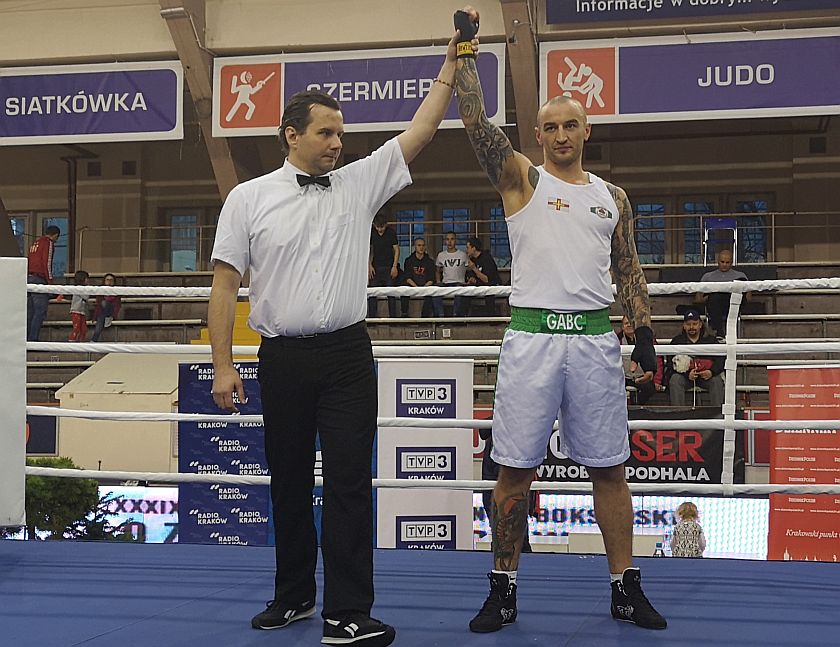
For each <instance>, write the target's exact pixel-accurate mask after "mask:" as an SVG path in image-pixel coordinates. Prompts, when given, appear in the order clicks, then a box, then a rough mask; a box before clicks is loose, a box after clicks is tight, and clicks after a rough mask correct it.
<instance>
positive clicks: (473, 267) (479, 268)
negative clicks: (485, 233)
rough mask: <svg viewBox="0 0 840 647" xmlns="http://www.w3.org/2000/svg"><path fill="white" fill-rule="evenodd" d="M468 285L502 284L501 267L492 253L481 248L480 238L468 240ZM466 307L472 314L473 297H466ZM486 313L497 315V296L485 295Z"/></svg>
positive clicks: (491, 315)
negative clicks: (497, 264)
mask: <svg viewBox="0 0 840 647" xmlns="http://www.w3.org/2000/svg"><path fill="white" fill-rule="evenodd" d="M467 257H468V259H469V260H468V261H467V275H466V276H467V285H477V286H479V287H484V286H489V285H501V283H502V281H501V278H500V277H499V268H498V267H497V266H496V261H494V260H493V257H492V256H491V255H490V252H486V251H484V250H482V249H481V241H480V240H479V239H478V238H470V239H469V240H468V241H467ZM464 301H465V308H464V310H465V311H466V313H467V315H469V314H470V306H471V305H472V297H465V298H464ZM484 310H485V313H484V315H485V316H486V317H495V316H496V297H494V296H486V297H484Z"/></svg>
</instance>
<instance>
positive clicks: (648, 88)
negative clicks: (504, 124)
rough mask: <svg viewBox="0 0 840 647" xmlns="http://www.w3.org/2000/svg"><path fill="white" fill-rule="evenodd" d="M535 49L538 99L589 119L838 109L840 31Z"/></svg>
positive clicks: (753, 114) (737, 115) (554, 45)
mask: <svg viewBox="0 0 840 647" xmlns="http://www.w3.org/2000/svg"><path fill="white" fill-rule="evenodd" d="M690 40H691V42H686V39H685V37H682V36H679V37H677V36H665V37H655V38H636V39H617V40H615V39H614V40H609V41H603V40H589V41H572V42H563V43H543V44H541V45H540V79H541V83H540V97H541V100H542V101H546V100H548V99H550V98H552V97H556V96H560V95H565V96H569V97H572V98H575V99H578V100H579V101H580V102H581V103H582V104H583V105H584V106H585V107H586V109H587V113H588V114H589V116H590V120H591V121H592V122H595V123H599V122H600V123H619V122H635V121H683V120H692V119H711V118H718V117H724V118H741V117H781V116H802V115H830V114H838V113H840V86H838V85H837V84H832V83H826V79H830V78H833V75H834V69H833V61H836V60H838V58H840V30H837V29H810V30H799V31H796V30H784V31H775V32H759V33H755V34H753V33H751V32H743V33H741V32H739V33H738V34H736V35H733V34H704V35H700V34H698V35H692V36H691V39H690Z"/></svg>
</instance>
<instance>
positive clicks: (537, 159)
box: [500, 0, 543, 164]
mask: <svg viewBox="0 0 840 647" xmlns="http://www.w3.org/2000/svg"><path fill="white" fill-rule="evenodd" d="M500 1H501V4H502V21H503V24H504V28H505V35H506V37H507V53H508V56H507V58H508V62H509V64H510V76H511V83H512V84H513V97H514V101H515V102H516V127H517V131H518V133H519V146H520V151H521V152H522V153H523V154H524V155H526V156H527V157H528V158H529V159H530V160H531V161H532V162H534V163H535V164H542V162H543V154H542V149H541V148H540V147H539V145H537V142H536V139H535V138H534V132H535V130H534V129H535V128H536V126H537V109H538V108H539V95H538V93H537V87H538V85H537V81H538V75H539V70H538V67H537V45H536V42H535V38H534V33H535V31H536V25H532V24H531V16H530V13H529V11H528V2H527V0H500Z"/></svg>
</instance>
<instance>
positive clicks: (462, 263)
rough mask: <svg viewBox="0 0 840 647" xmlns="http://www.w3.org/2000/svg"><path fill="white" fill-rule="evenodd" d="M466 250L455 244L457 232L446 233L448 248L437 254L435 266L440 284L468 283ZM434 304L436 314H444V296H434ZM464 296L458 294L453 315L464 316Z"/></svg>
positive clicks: (439, 315)
mask: <svg viewBox="0 0 840 647" xmlns="http://www.w3.org/2000/svg"><path fill="white" fill-rule="evenodd" d="M469 260H470V259H469V258H467V254H466V252H464V251H463V250H460V249H458V247H457V246H456V244H455V233H454V232H452V231H450V232H448V233H447V234H446V249H444V250H443V251H442V252H440V253H439V254H438V255H437V260H436V261H435V266H436V267H437V270H438V271H437V280H438V285H443V286H447V287H449V286H455V285H466V282H467V277H466V275H467V263H468V262H469ZM432 304H433V305H434V308H435V316H436V317H442V316H443V297H433V298H432ZM465 315H466V312H465V310H464V297H462V296H456V297H455V300H454V305H453V309H452V316H453V317H463V316H465Z"/></svg>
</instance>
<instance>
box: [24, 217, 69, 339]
mask: <svg viewBox="0 0 840 647" xmlns="http://www.w3.org/2000/svg"><path fill="white" fill-rule="evenodd" d="M60 235H61V230H60V229H59V228H58V227H56V226H55V225H50V226H49V227H47V228H46V230H45V231H44V235H43V236H41V237H40V238H38V240H36V241H35V242H34V243H32V247H30V248H29V256H28V260H29V270H28V272H29V276H28V278H27V279H26V280H27V282H28V283H38V284H39V285H51V284H52V283H53V278H54V277H53V254H54V251H55V241H57V240H58V237H59V236H60ZM49 303H50V295H49V294H35V293H31V292H30V293H29V294H28V295H27V299H26V341H38V337H39V336H40V334H41V326H42V325H43V323H44V319H46V317H47V306H49Z"/></svg>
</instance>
